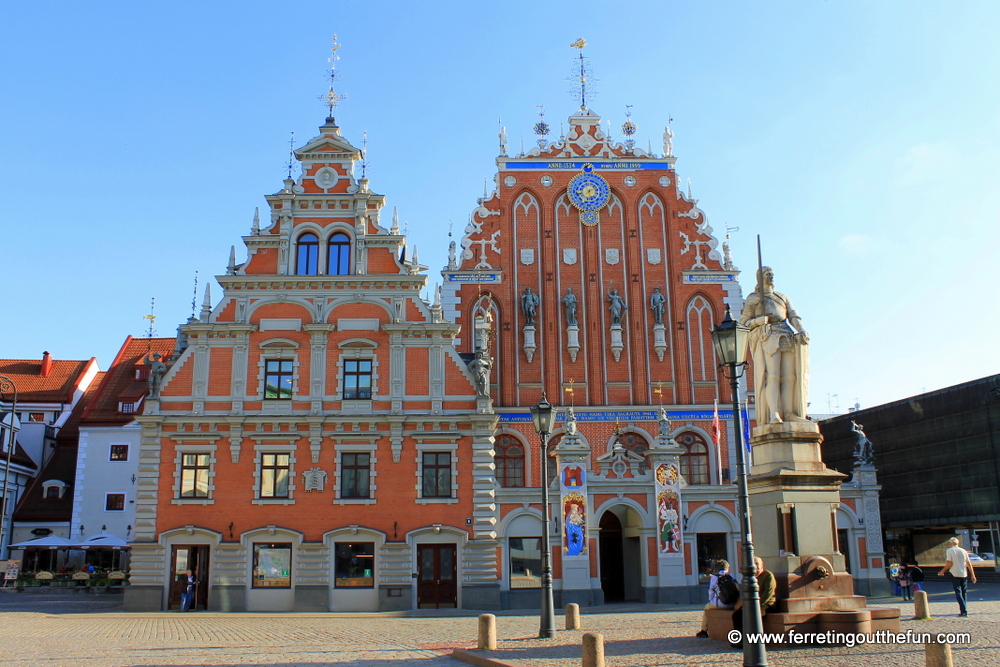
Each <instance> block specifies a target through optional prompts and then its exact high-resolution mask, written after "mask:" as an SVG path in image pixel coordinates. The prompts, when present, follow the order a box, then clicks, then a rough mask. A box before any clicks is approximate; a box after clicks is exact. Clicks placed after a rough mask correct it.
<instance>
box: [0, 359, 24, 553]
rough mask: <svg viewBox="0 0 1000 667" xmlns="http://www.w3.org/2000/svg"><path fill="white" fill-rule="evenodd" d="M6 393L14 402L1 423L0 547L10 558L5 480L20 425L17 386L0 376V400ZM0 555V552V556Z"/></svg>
mask: <svg viewBox="0 0 1000 667" xmlns="http://www.w3.org/2000/svg"><path fill="white" fill-rule="evenodd" d="M8 392H13V393H14V401H13V402H12V403H11V407H10V418H9V419H8V418H7V417H4V418H3V422H2V426H3V427H4V428H5V429H6V435H7V467H5V468H4V471H3V499H2V500H0V547H2V548H5V549H7V555H8V556H10V548H9V547H8V545H9V544H10V539H9V538H10V532H13V528H12V529H11V531H10V532H8V531H7V505H8V502H7V493H8V491H7V488H8V486H7V480H8V479H10V457H11V455H12V454H13V453H14V444H15V439H14V434H15V433H17V432H18V431H20V430H21V423H20V421H19V420H18V418H17V385H15V384H14V381H13V380H11V379H10V378H9V377H7V376H6V375H0V399H2V398H3V395H4V394H6V393H8ZM2 553H3V552H2V551H0V554H2Z"/></svg>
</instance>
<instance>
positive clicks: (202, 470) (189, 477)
mask: <svg viewBox="0 0 1000 667" xmlns="http://www.w3.org/2000/svg"><path fill="white" fill-rule="evenodd" d="M210 465H211V456H210V455H209V454H184V455H182V456H181V498H208V472H209V468H210Z"/></svg>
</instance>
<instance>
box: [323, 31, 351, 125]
mask: <svg viewBox="0 0 1000 667" xmlns="http://www.w3.org/2000/svg"><path fill="white" fill-rule="evenodd" d="M339 48H340V44H338V43H337V36H336V35H334V36H333V48H331V49H330V57H329V58H328V59H327V60H328V61H329V62H330V74H329V78H330V90H328V91H327V92H326V94H325V95H320V96H319V99H320V101H322V102H323V104H325V105H326V107H327V114H326V115H327V117H328V118H333V110H334V109H335V108H336V107H337V105H338V104H340V103H341V102H343V101H344V100H346V99H347V95H342V94H340V93H338V92H336V90H334V86H335V85H336V83H337V61H338V60H340V56H338V55H337V50H338V49H339Z"/></svg>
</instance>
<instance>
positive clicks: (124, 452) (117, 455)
mask: <svg viewBox="0 0 1000 667" xmlns="http://www.w3.org/2000/svg"><path fill="white" fill-rule="evenodd" d="M110 460H111V461H128V445H111V458H110Z"/></svg>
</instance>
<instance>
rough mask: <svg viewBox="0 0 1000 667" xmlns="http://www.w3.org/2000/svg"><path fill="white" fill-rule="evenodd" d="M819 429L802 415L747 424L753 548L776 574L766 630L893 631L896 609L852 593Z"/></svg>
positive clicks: (835, 480)
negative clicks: (774, 598) (871, 605)
mask: <svg viewBox="0 0 1000 667" xmlns="http://www.w3.org/2000/svg"><path fill="white" fill-rule="evenodd" d="M822 441H823V436H822V435H821V434H820V432H819V427H818V425H817V424H815V423H813V422H808V421H802V422H782V423H777V424H764V425H762V426H758V427H757V428H755V429H754V431H753V437H752V438H751V440H750V442H751V444H752V445H753V465H752V466H751V469H750V471H751V474H750V476H749V479H748V486H749V491H750V516H751V523H752V527H753V537H754V549H755V551H756V554H757V555H758V556H760V557H761V558H763V559H764V563H765V565H766V566H767V568H768V569H769V570H771V571H772V572H774V575H775V579H776V580H777V596H778V601H777V603H776V605H775V607H773V608H772V611H771V612H770V613H768V614H767V615H766V616H765V631H766V632H783V631H786V630H788V629H792V628H794V629H796V630H798V631H802V632H822V631H825V630H828V629H833V630H836V631H838V632H874V631H878V630H889V631H893V632H899V610H898V609H892V610H878V609H869V608H868V607H867V600H866V598H865V597H864V596H861V595H855V594H854V580H853V578H852V576H851V574H850V573H848V572H847V568H846V562H845V559H844V555H843V554H842V553H840V546H839V544H838V540H837V515H836V512H837V509H838V508H839V507H840V485H841V483H842V482H843V481H844V480H845V479H846V478H847V475H844V474H842V473H839V472H837V471H835V470H831V469H829V468H827V467H826V465H825V464H824V463H823V460H822V458H821V457H820V443H821V442H822Z"/></svg>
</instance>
